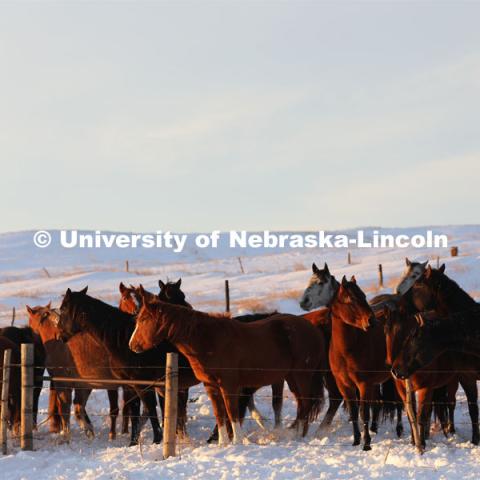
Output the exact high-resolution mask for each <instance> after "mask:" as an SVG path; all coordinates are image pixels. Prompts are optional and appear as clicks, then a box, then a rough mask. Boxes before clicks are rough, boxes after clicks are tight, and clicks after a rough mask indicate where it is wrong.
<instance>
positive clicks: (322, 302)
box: [300, 263, 338, 311]
mask: <svg viewBox="0 0 480 480" xmlns="http://www.w3.org/2000/svg"><path fill="white" fill-rule="evenodd" d="M312 272H313V274H312V276H311V278H310V281H309V282H308V285H307V288H306V289H305V292H303V295H302V298H301V299H300V307H301V308H302V309H303V310H307V311H308V310H313V309H314V308H319V307H325V306H326V305H328V304H329V303H330V301H331V300H332V298H333V297H334V295H335V293H336V291H337V289H338V282H337V280H336V279H335V277H334V276H333V275H331V274H330V271H329V269H328V265H327V264H326V263H325V265H324V267H323V269H322V270H320V269H319V268H318V267H317V266H316V265H315V263H313V264H312Z"/></svg>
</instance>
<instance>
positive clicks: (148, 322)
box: [128, 285, 165, 353]
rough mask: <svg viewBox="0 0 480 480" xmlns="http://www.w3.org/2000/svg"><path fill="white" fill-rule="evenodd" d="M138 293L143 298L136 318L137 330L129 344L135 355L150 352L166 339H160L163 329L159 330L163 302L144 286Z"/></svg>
mask: <svg viewBox="0 0 480 480" xmlns="http://www.w3.org/2000/svg"><path fill="white" fill-rule="evenodd" d="M138 292H139V295H140V297H141V307H140V311H139V312H138V315H137V318H136V324H135V330H134V331H133V333H132V336H131V337H130V341H129V343H128V346H129V347H130V350H132V351H134V352H135V353H140V352H144V351H145V350H150V349H151V348H153V347H155V345H157V344H158V343H159V342H160V341H161V340H163V339H164V338H165V337H162V338H159V336H161V328H160V329H159V326H158V324H159V316H160V317H161V308H160V303H161V302H160V301H159V300H158V298H152V294H151V293H149V292H147V291H146V290H145V289H144V288H143V286H142V285H140V286H139V287H138ZM154 297H155V296H154Z"/></svg>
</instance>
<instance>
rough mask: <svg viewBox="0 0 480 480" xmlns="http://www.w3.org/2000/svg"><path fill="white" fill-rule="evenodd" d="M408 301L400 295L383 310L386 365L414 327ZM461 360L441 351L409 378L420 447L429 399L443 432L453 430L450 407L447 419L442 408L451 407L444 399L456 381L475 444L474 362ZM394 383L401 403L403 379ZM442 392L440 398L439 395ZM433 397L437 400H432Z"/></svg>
mask: <svg viewBox="0 0 480 480" xmlns="http://www.w3.org/2000/svg"><path fill="white" fill-rule="evenodd" d="M408 304H409V301H408V300H407V299H406V298H404V299H402V301H401V302H398V303H397V304H396V305H394V306H390V307H389V308H387V309H386V313H385V316H386V321H385V336H386V339H387V363H388V364H390V365H392V364H393V363H394V361H395V359H396V357H397V356H398V355H399V354H400V353H401V351H402V349H403V348H404V344H405V341H406V340H407V338H408V337H409V335H410V333H411V332H412V331H413V330H414V329H415V328H416V327H417V322H416V320H415V315H414V313H415V309H412V308H411V307H410V306H409V305H408ZM464 363H465V359H464V358H459V357H458V355H457V356H455V355H452V354H444V355H441V356H439V357H438V358H436V359H435V360H434V361H433V362H432V363H431V364H430V365H428V366H426V367H425V368H423V369H421V370H418V371H417V372H416V373H415V374H414V375H412V376H411V377H410V378H411V384H412V389H413V391H415V392H417V414H418V424H419V432H420V440H421V443H422V445H423V446H425V439H426V438H428V434H429V420H430V416H431V406H432V402H433V406H434V409H435V412H436V415H437V417H438V418H439V420H440V421H441V423H442V427H443V429H444V433H445V434H447V433H453V432H454V423H453V408H450V412H451V413H450V415H449V417H450V418H449V422H447V418H446V414H447V408H446V407H447V406H450V407H453V406H452V405H450V403H451V401H452V400H451V399H449V398H448V396H447V394H448V393H450V392H452V393H453V398H454V396H455V392H456V390H457V386H458V383H459V382H460V384H461V385H462V387H463V389H464V391H465V394H466V396H467V400H468V405H469V413H470V417H471V420H472V443H474V444H478V441H479V429H478V407H477V383H476V377H477V374H476V372H475V367H474V365H471V366H466V365H464ZM477 363H478V362H477ZM457 372H458V373H457ZM396 386H397V390H398V392H399V394H400V396H401V397H402V400H403V401H404V402H405V400H406V392H405V384H404V382H403V381H402V380H396ZM441 387H444V389H443V390H442V389H441ZM442 392H443V395H444V398H441V395H442ZM445 396H447V398H445ZM434 400H437V401H436V402H435V401H434Z"/></svg>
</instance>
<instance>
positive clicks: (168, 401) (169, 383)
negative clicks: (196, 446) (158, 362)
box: [163, 353, 178, 459]
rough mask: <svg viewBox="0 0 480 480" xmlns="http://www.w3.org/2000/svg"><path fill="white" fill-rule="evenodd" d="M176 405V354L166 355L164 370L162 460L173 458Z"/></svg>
mask: <svg viewBox="0 0 480 480" xmlns="http://www.w3.org/2000/svg"><path fill="white" fill-rule="evenodd" d="M177 405H178V354H177V353H167V365H166V370H165V421H164V429H163V430H164V431H163V458H164V459H166V458H168V457H174V456H175V448H176V437H177Z"/></svg>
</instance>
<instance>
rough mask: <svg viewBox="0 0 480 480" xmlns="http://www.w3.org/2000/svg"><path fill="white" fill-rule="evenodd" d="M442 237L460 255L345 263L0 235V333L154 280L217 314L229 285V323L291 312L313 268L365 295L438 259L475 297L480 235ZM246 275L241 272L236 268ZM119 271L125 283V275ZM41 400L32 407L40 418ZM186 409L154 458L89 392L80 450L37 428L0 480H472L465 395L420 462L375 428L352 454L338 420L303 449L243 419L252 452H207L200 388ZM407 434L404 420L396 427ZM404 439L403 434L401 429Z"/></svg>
mask: <svg viewBox="0 0 480 480" xmlns="http://www.w3.org/2000/svg"><path fill="white" fill-rule="evenodd" d="M425 230H426V228H411V229H405V230H403V229H391V230H383V232H384V233H390V232H394V233H403V232H407V233H409V234H412V233H416V232H424V231H425ZM434 231H435V232H438V233H446V234H448V236H449V244H450V245H456V246H458V247H459V250H460V255H459V256H458V257H456V258H451V257H450V253H449V249H438V250H435V249H414V248H409V249H368V250H367V249H364V250H363V249H362V250H361V249H352V250H350V252H351V256H352V265H348V264H347V250H344V249H337V250H334V249H330V250H318V249H317V250H315V249H300V250H291V249H286V250H280V249H274V250H267V249H246V250H244V249H242V250H230V249H227V248H221V249H217V250H199V249H196V248H195V247H194V246H191V245H187V248H186V249H185V251H184V252H182V253H181V254H174V253H172V252H170V251H164V250H157V249H152V250H145V249H98V250H79V249H72V250H66V249H62V248H60V247H58V246H51V247H49V248H46V249H39V248H36V247H35V246H34V245H33V242H32V236H33V232H21V233H12V234H3V235H0V325H7V324H9V323H10V320H11V315H12V307H14V306H15V307H16V310H17V319H16V324H17V325H20V324H23V323H24V322H25V317H26V315H25V304H29V305H42V304H46V303H48V302H49V301H50V300H52V301H53V304H54V305H58V303H59V302H60V298H61V294H63V293H64V292H65V290H66V288H67V287H70V288H72V289H80V288H83V287H84V286H85V285H88V286H89V293H90V294H91V295H93V296H97V297H99V298H102V299H104V300H105V301H108V302H111V303H117V302H118V297H119V294H118V284H119V282H120V281H123V282H125V283H133V284H138V283H142V284H143V285H144V286H145V287H146V288H149V289H151V290H153V291H157V288H158V287H157V282H158V279H159V278H161V279H163V280H165V279H167V278H169V279H172V280H176V279H177V278H178V277H182V281H183V283H182V288H183V290H184V291H185V293H186V295H187V299H188V300H189V301H190V302H191V303H192V304H193V305H194V306H195V307H196V308H198V309H200V310H208V311H219V310H222V309H223V308H224V280H225V279H227V278H228V279H229V280H230V289H231V303H232V310H233V313H242V312H248V311H265V310H273V309H277V310H280V311H284V312H291V313H300V309H299V307H298V302H297V299H298V297H299V295H300V294H301V292H302V291H303V288H304V287H305V285H306V283H307V281H308V279H309V277H310V274H311V263H312V261H315V262H316V263H317V264H318V265H319V266H321V265H323V262H325V261H326V262H328V264H329V267H330V271H331V272H333V273H334V274H335V275H336V276H337V278H338V277H340V276H341V275H343V274H345V275H347V276H349V275H352V274H355V275H356V277H357V280H358V281H359V283H360V285H361V286H362V287H363V288H364V289H365V290H366V291H367V293H368V295H370V296H373V295H375V294H377V293H379V292H381V291H385V292H388V291H390V290H391V288H392V287H393V286H394V285H395V281H396V280H397V279H398V277H399V275H400V274H401V272H402V270H403V268H404V265H405V264H404V262H405V257H406V256H408V257H409V258H411V259H419V260H425V259H429V260H431V262H432V264H433V265H434V266H435V265H436V261H437V256H439V257H440V261H441V262H445V263H446V265H447V270H446V273H447V274H448V275H449V276H451V277H453V278H454V279H455V280H457V281H458V282H459V283H460V284H461V285H462V286H463V287H464V288H465V289H466V290H468V291H469V292H470V293H471V294H472V295H474V296H475V297H476V298H477V299H480V275H479V273H478V272H479V270H480V268H479V267H480V226H453V227H451V226H448V227H435V228H434ZM239 257H240V260H241V264H242V267H243V269H244V273H242V272H241V266H240V261H239ZM126 260H128V261H129V266H130V273H126V272H125V261H126ZM380 263H381V264H382V265H383V271H384V277H385V289H384V290H379V289H378V288H377V283H378V264H380ZM285 395H286V397H287V398H286V399H285V402H284V424H285V425H287V424H288V423H289V421H290V420H291V419H292V418H293V417H294V404H293V400H292V398H291V396H290V395H289V393H288V392H287V390H285ZM47 397H48V391H47V390H46V389H44V391H43V392H42V397H41V409H42V415H40V421H41V420H42V418H45V417H44V412H45V410H46V406H47ZM190 397H191V400H192V401H191V402H190V403H189V407H188V411H189V424H188V430H189V434H190V438H189V440H188V441H187V442H184V443H181V444H180V445H179V455H178V456H177V457H176V458H172V459H169V460H166V461H163V460H162V453H161V447H158V446H152V445H151V444H150V443H151V431H150V429H149V428H146V429H145V431H144V432H143V433H142V438H143V441H142V445H141V447H131V448H128V447H126V445H127V443H128V438H127V437H126V436H121V435H119V436H118V438H117V440H115V441H113V442H109V441H108V421H109V419H108V402H107V398H106V393H105V392H104V391H94V392H93V393H92V396H91V397H90V400H89V403H88V405H87V410H88V412H89V415H90V416H91V417H92V420H93V422H94V425H95V429H96V433H97V435H96V438H95V439H94V440H93V441H88V440H87V439H86V438H84V436H83V435H82V433H81V432H80V431H79V429H78V427H77V426H76V425H74V426H73V436H72V440H71V442H70V444H68V445H65V444H59V443H58V438H55V437H54V436H53V435H51V434H49V433H48V429H47V426H46V425H41V427H40V430H39V432H37V433H36V434H35V451H34V452H20V451H19V447H18V443H16V440H12V441H11V442H10V446H11V448H10V452H11V453H10V454H9V455H7V456H5V457H0V472H1V476H2V478H9V479H15V478H37V479H40V478H68V479H72V478H77V477H78V478H134V477H135V478H154V477H155V478H179V477H184V478H206V477H209V478H225V479H226V478H233V477H243V478H252V479H253V478H262V479H263V478H271V479H274V478H275V479H277V478H351V477H357V478H372V477H382V478H383V477H385V478H395V479H398V478H429V479H430V478H457V477H463V478H479V477H480V450H479V448H478V447H473V446H472V445H470V443H469V441H468V440H469V438H470V425H469V417H468V413H467V409H466V405H465V398H464V396H463V393H462V394H460V396H459V404H458V408H457V411H456V423H457V434H456V435H455V436H454V437H451V438H449V439H445V438H444V437H443V435H442V434H433V436H432V439H431V441H430V442H429V444H428V448H427V452H426V454H425V455H423V456H422V457H419V456H418V455H417V454H416V453H415V452H414V450H413V449H412V447H411V446H410V444H409V436H408V433H407V434H406V435H405V436H404V438H402V439H400V440H398V439H396V437H395V434H394V429H393V428H392V426H391V425H389V424H385V425H383V426H382V427H381V428H380V432H379V433H378V435H376V436H375V437H374V438H373V450H372V451H371V452H362V451H361V449H360V448H358V447H352V446H351V440H352V439H351V427H350V425H349V424H348V423H347V418H346V416H345V413H344V412H341V413H340V414H339V415H338V417H337V418H336V420H335V422H334V425H333V428H332V431H331V432H329V433H328V434H326V435H325V436H322V437H321V438H316V437H315V435H314V432H315V430H316V425H315V424H314V425H313V426H312V427H311V430H310V434H309V435H308V437H307V438H306V439H305V440H302V441H297V440H294V439H293V438H292V437H291V434H290V432H289V431H288V430H286V429H282V430H280V431H274V430H272V429H267V430H266V431H262V430H260V429H259V427H258V426H257V425H256V424H255V423H254V422H253V421H252V420H250V419H247V421H246V424H245V425H246V429H247V432H248V435H249V439H250V442H251V443H250V444H249V445H242V446H229V447H226V448H219V447H217V446H216V445H206V444H205V440H206V438H207V437H208V434H209V432H210V430H211V428H212V427H213V423H214V420H213V416H212V411H211V407H210V402H209V401H208V398H207V396H206V394H205V392H204V390H203V388H202V387H201V386H198V387H196V388H194V389H192V390H191V394H190ZM257 405H258V407H259V409H260V410H261V411H262V413H263V414H264V415H265V416H266V417H269V418H271V417H272V410H271V406H270V390H269V388H264V389H262V390H260V391H259V392H258V394H257ZM404 423H405V426H406V423H407V422H406V421H404ZM407 432H408V428H407Z"/></svg>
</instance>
